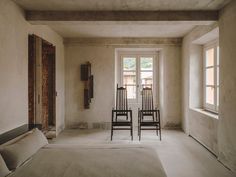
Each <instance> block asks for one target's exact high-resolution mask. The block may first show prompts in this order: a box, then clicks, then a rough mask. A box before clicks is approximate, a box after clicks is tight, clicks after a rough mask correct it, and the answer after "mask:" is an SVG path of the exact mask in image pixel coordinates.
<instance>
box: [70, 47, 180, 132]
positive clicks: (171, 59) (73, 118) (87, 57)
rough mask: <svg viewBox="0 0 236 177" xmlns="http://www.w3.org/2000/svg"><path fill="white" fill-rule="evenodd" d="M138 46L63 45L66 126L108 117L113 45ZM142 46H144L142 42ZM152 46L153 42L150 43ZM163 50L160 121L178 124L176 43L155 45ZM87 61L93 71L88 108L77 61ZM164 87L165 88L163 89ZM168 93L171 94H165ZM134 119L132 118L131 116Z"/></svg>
mask: <svg viewBox="0 0 236 177" xmlns="http://www.w3.org/2000/svg"><path fill="white" fill-rule="evenodd" d="M121 47H123V48H132V47H134V48H137V47H141V46H130V45H122V46H107V45H78V44H75V43H73V44H67V45H66V50H65V51H66V127H67V128H73V127H78V125H79V123H81V122H87V123H98V122H101V123H104V122H105V123H107V124H109V122H110V121H111V109H112V107H113V106H114V100H115V99H114V98H115V95H114V94H115V92H114V88H115V82H114V79H115V48H121ZM145 47H146V46H145ZM150 47H151V48H153V46H150ZM155 47H157V48H162V49H163V53H164V56H165V57H164V58H165V61H164V62H163V63H164V68H165V69H164V74H163V77H164V84H165V85H164V87H165V93H163V96H162V97H163V100H167V99H171V101H165V102H164V105H163V108H164V109H163V110H162V115H163V120H165V121H164V123H165V124H166V123H167V122H169V123H170V125H176V124H177V125H179V124H180V111H181V110H180V97H181V96H180V61H179V60H180V47H179V46H155ZM86 61H90V62H91V63H92V74H93V75H94V98H93V99H92V103H91V108H90V109H89V110H84V109H83V87H84V85H83V84H84V83H83V82H81V81H80V64H82V63H84V62H86ZM167 88H168V89H167ZM169 96H171V98H169ZM134 119H136V118H134Z"/></svg>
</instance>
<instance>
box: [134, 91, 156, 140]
mask: <svg viewBox="0 0 236 177" xmlns="http://www.w3.org/2000/svg"><path fill="white" fill-rule="evenodd" d="M147 117H149V119H147ZM150 117H151V119H150ZM142 130H156V134H157V136H158V131H159V134H160V140H161V119H160V110H159V109H157V108H155V109H154V107H153V93H152V88H148V87H145V88H143V90H142V109H138V136H139V140H141V131H142Z"/></svg>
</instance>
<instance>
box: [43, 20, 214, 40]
mask: <svg viewBox="0 0 236 177" xmlns="http://www.w3.org/2000/svg"><path fill="white" fill-rule="evenodd" d="M44 24H45V23H44ZM46 24H47V25H49V26H50V27H51V28H52V29H53V30H54V31H56V32H57V33H58V34H60V35H61V36H62V37H65V38H76V37H183V36H184V35H186V34H187V33H188V32H189V31H191V30H192V29H193V28H194V27H195V26H196V25H210V24H212V22H47V23H46Z"/></svg>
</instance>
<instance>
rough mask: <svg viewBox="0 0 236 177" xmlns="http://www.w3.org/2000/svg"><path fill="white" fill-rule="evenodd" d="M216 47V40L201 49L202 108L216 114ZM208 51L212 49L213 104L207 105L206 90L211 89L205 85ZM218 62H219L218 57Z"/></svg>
mask: <svg viewBox="0 0 236 177" xmlns="http://www.w3.org/2000/svg"><path fill="white" fill-rule="evenodd" d="M217 47H219V42H218V40H214V41H211V42H209V43H207V44H205V45H204V49H203V59H204V60H203V72H204V74H203V76H204V78H203V90H204V98H203V101H204V103H203V108H204V109H205V110H207V111H210V112H213V113H216V114H218V110H219V106H218V105H217V103H218V102H219V100H218V99H219V98H218V96H217V90H218V89H219V85H218V84H217V80H218V75H217V67H219V63H218V61H217V59H218V58H217V56H218V54H217ZM209 49H214V66H213V68H214V84H213V85H212V87H213V88H214V104H209V103H207V102H206V88H207V87H211V86H210V85H207V84H206V70H207V66H206V51H207V50H209ZM218 57H219V60H220V56H218Z"/></svg>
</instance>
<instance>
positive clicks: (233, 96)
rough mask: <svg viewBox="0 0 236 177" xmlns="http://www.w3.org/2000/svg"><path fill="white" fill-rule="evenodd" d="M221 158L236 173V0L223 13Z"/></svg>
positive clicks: (219, 131)
mask: <svg viewBox="0 0 236 177" xmlns="http://www.w3.org/2000/svg"><path fill="white" fill-rule="evenodd" d="M219 27H220V28H219V29H220V58H221V59H222V60H220V108H219V117H220V119H219V130H218V141H219V159H220V160H221V161H222V162H223V163H224V164H225V165H226V166H228V167H229V168H231V169H232V170H233V171H234V172H235V173H236V138H235V135H236V109H235V108H236V70H235V68H236V50H235V49H236V33H235V32H236V1H232V2H231V3H230V4H229V5H227V6H226V7H225V8H224V9H223V10H222V11H221V13H220V21H219Z"/></svg>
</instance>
